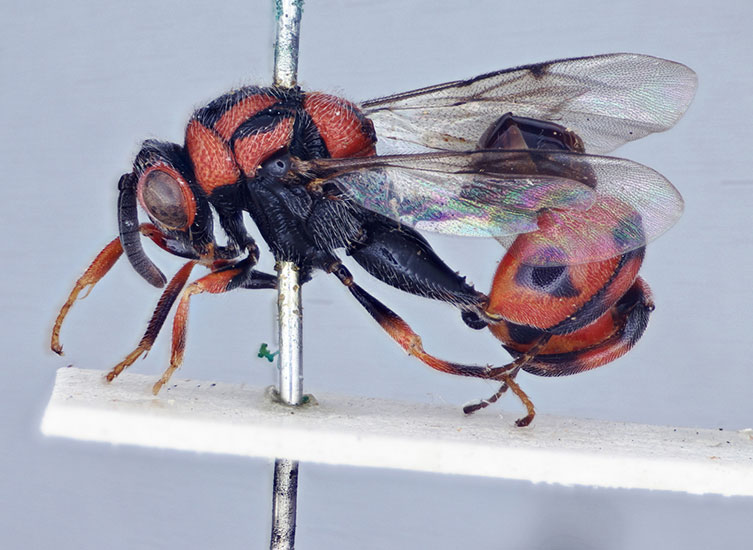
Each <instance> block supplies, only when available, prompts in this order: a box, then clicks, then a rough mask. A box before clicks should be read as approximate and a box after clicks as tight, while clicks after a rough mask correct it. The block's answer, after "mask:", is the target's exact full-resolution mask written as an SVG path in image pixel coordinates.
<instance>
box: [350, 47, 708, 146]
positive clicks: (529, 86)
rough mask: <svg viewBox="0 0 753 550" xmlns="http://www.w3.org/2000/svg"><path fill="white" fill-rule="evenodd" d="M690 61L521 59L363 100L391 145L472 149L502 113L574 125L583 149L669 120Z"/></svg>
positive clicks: (689, 92)
mask: <svg viewBox="0 0 753 550" xmlns="http://www.w3.org/2000/svg"><path fill="white" fill-rule="evenodd" d="M696 85H697V78H696V75H695V73H694V72H693V71H692V70H691V69H689V68H688V67H686V66H684V65H682V64H680V63H675V62H673V61H668V60H665V59H660V58H656V57H651V56H647V55H639V54H627V53H619V54H608V55H597V56H593V57H579V58H573V59H563V60H559V61H550V62H547V63H539V64H535V65H526V66H523V67H518V68H514V69H506V70H503V71H499V72H495V73H489V74H486V75H481V76H478V77H476V78H472V79H470V80H459V81H455V82H448V83H446V84H439V85H437V86H431V87H428V88H422V89H419V90H414V91H411V92H405V93H402V94H397V95H393V96H389V97H384V98H380V99H375V100H371V101H366V102H364V103H363V104H362V105H361V108H362V109H363V111H364V113H365V114H366V116H368V117H369V118H370V119H371V120H372V121H373V122H374V127H375V129H376V131H377V135H378V136H379V139H380V143H381V144H383V145H386V150H387V151H389V152H393V151H399V152H416V151H431V150H445V151H463V150H468V149H473V148H474V147H475V146H476V143H477V141H478V139H479V138H480V137H481V135H482V134H483V133H484V131H485V130H486V129H487V128H488V127H489V126H490V125H491V124H492V123H494V122H495V121H496V120H497V119H498V118H499V117H501V116H502V115H504V114H505V113H508V112H511V113H513V114H514V115H518V116H524V117H529V118H535V119H540V120H548V121H552V122H556V123H558V124H561V125H563V126H565V127H567V128H569V129H570V130H573V131H575V133H576V134H578V135H579V136H580V137H581V138H582V139H583V141H584V143H585V147H586V152H588V153H593V154H604V153H607V152H609V151H612V150H614V149H615V148H617V147H618V146H620V145H622V144H623V143H625V142H628V141H632V140H635V139H639V138H641V137H643V136H646V135H648V134H650V133H653V132H662V131H664V130H667V129H669V128H671V127H672V126H673V125H674V124H675V123H676V122H677V121H678V120H679V119H680V117H682V115H683V113H684V112H685V111H686V109H687V108H688V106H689V105H690V102H691V100H692V99H693V96H694V94H695V89H696Z"/></svg>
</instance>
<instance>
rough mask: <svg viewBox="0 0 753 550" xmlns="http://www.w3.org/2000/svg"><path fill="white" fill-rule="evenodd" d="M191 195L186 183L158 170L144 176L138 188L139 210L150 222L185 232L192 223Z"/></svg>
mask: <svg viewBox="0 0 753 550" xmlns="http://www.w3.org/2000/svg"><path fill="white" fill-rule="evenodd" d="M176 176H177V174H176ZM190 193H191V191H190V189H188V185H187V184H186V183H185V182H183V181H182V180H180V181H179V180H178V178H177V177H175V176H173V175H172V174H170V173H168V172H166V171H164V170H161V169H159V168H155V169H152V170H150V171H148V172H147V173H146V174H144V175H143V176H142V177H141V180H140V181H139V186H138V195H139V202H141V206H143V207H144V210H146V212H147V214H149V217H150V218H151V219H152V221H154V222H155V223H157V224H159V225H161V226H163V227H165V228H167V229H176V230H181V229H186V228H187V227H188V226H189V225H191V223H193V218H194V211H195V206H194V204H193V202H194V201H193V197H192V195H191V194H190Z"/></svg>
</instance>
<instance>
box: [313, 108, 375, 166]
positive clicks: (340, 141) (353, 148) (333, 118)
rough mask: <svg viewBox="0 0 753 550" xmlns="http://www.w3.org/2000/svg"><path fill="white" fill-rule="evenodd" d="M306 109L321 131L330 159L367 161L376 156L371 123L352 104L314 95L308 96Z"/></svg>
mask: <svg viewBox="0 0 753 550" xmlns="http://www.w3.org/2000/svg"><path fill="white" fill-rule="evenodd" d="M303 106H304V108H305V109H306V112H307V113H308V114H309V116H311V119H312V120H313V121H314V124H316V127H317V128H318V129H319V134H320V135H321V136H322V139H323V140H324V143H325V145H326V146H327V150H328V151H329V154H330V156H331V157H333V158H345V157H365V156H370V155H373V154H375V153H376V149H375V146H374V144H375V142H376V139H375V137H374V130H373V127H371V122H370V121H369V120H368V119H367V118H365V117H364V116H363V115H362V114H361V113H360V112H359V111H358V108H357V107H356V106H355V105H353V104H352V103H350V102H349V101H346V100H344V99H341V98H339V97H335V96H332V95H328V94H322V93H311V94H306V98H305V99H304V100H303Z"/></svg>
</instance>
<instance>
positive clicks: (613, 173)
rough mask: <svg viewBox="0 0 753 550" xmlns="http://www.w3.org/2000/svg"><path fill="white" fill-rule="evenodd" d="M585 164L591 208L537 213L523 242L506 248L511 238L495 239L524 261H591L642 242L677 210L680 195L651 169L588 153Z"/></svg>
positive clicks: (659, 230) (662, 227) (668, 224)
mask: <svg viewBox="0 0 753 550" xmlns="http://www.w3.org/2000/svg"><path fill="white" fill-rule="evenodd" d="M590 165H591V167H592V169H593V171H594V177H595V179H596V180H597V182H598V184H597V186H596V188H595V191H596V199H595V201H594V204H593V206H592V207H590V208H589V209H588V210H586V211H573V210H566V209H550V210H546V211H543V212H541V213H540V214H539V217H538V220H537V221H538V230H537V231H535V232H530V233H528V234H526V235H525V236H524V242H525V246H524V247H522V246H517V247H513V248H511V245H512V243H513V241H514V237H510V236H507V237H498V238H497V240H499V242H500V243H502V245H503V246H504V247H505V248H511V250H513V251H514V253H515V254H516V255H517V256H518V257H519V259H520V260H521V261H522V262H523V263H526V264H530V265H540V266H556V265H566V264H578V263H586V262H596V261H600V260H604V259H607V258H610V257H613V256H617V255H620V254H625V253H627V252H630V251H631V250H635V249H637V248H640V247H642V246H645V245H646V244H647V243H648V242H650V241H653V240H654V239H656V238H657V237H659V236H660V235H662V234H663V233H664V232H665V231H667V230H668V229H669V228H670V227H672V225H674V224H675V222H677V220H678V219H679V218H680V216H681V215H682V211H683V206H684V203H683V200H682V196H681V195H680V193H679V192H678V191H677V189H676V188H675V187H674V186H673V185H672V184H671V183H670V182H669V181H668V180H667V179H666V178H664V176H662V175H661V174H659V173H658V172H656V171H655V170H652V169H651V168H648V167H646V166H643V165H641V164H638V163H635V162H631V161H628V160H625V159H617V158H612V157H592V160H591V161H590Z"/></svg>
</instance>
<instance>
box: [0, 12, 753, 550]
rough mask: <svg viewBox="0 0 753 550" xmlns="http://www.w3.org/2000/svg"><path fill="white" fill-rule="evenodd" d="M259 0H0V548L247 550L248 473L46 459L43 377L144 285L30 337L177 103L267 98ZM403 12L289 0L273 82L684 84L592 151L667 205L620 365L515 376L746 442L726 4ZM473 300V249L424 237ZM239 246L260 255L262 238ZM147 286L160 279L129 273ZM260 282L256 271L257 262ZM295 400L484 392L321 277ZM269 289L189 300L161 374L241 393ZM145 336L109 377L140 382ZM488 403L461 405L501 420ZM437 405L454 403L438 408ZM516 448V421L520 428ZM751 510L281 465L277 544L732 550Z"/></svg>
mask: <svg viewBox="0 0 753 550" xmlns="http://www.w3.org/2000/svg"><path fill="white" fill-rule="evenodd" d="M270 4H271V2H268V1H259V2H235V1H232V0H229V1H225V2H222V3H210V2H205V3H200V2H186V1H181V2H178V1H176V2H160V3H154V2H143V1H138V0H137V1H132V2H102V1H99V2H94V1H80V2H78V1H69V2H49V3H46V2H34V1H30V2H24V3H23V6H21V5H20V3H18V4H11V3H8V2H4V3H3V5H2V6H0V10H1V11H0V21H2V27H3V30H2V33H0V75H2V76H0V78H1V79H2V80H1V81H0V82H1V84H0V100H1V103H0V104H1V105H2V109H1V110H0V121H1V123H0V128H2V139H1V140H0V155H1V156H2V172H0V174H1V176H0V177H2V180H3V182H2V189H3V200H4V202H3V205H4V207H3V209H2V216H1V217H0V220H1V221H0V223H2V236H3V239H2V241H0V250H1V251H2V257H3V259H4V270H3V284H2V291H3V307H2V315H3V319H2V332H1V333H0V334H2V341H3V348H2V349H3V352H4V354H5V356H6V359H5V360H4V361H3V365H2V369H1V370H0V377H1V380H0V391H1V392H2V399H1V400H0V403H2V407H3V410H2V415H1V416H0V418H2V420H0V423H2V441H3V443H2V447H1V448H0V541H2V542H3V544H2V546H3V547H4V548H49V547H53V546H55V547H59V548H81V549H87V548H102V547H108V548H112V549H120V548H135V547H149V548H168V547H176V546H181V547H184V548H207V547H215V548H264V547H265V546H266V545H267V538H268V529H269V504H270V485H271V479H270V477H271V476H270V473H271V466H270V464H269V463H267V462H266V461H261V460H258V461H253V460H242V459H238V458H229V457H222V456H209V455H195V454H191V453H178V452H169V451H152V450H147V449H139V448H130V447H111V446H107V445H97V444H83V443H78V442H71V441H65V440H58V439H52V440H46V439H44V438H42V436H41V435H40V434H39V432H38V426H39V422H40V419H41V415H42V413H43V410H44V406H45V403H46V401H47V399H48V397H49V394H50V390H51V388H52V385H53V380H54V375H55V369H56V368H58V367H62V366H65V365H68V364H74V365H76V366H78V367H82V368H96V369H102V370H105V369H109V368H110V367H111V366H112V365H114V364H115V363H116V362H117V361H119V360H120V359H121V358H122V357H123V356H124V354H125V353H127V352H128V351H130V350H131V349H132V347H133V346H134V345H135V344H136V342H137V341H138V339H139V338H140V336H141V333H142V331H143V328H144V326H145V322H146V320H147V319H148V317H149V315H150V313H151V310H152V308H153V306H154V304H155V303H156V299H157V297H158V292H157V291H155V289H153V288H151V287H149V286H148V285H146V283H144V282H143V281H142V280H141V279H140V278H139V277H138V276H137V275H136V274H135V273H134V272H133V271H132V270H131V269H130V268H129V267H128V266H127V264H125V263H123V264H122V265H118V266H116V268H114V269H113V271H112V272H111V273H110V274H109V275H108V277H107V278H106V279H104V280H103V281H102V282H101V284H100V286H98V287H97V288H96V289H95V290H94V292H93V293H92V295H91V296H90V297H89V298H88V299H87V300H85V301H84V302H80V303H78V304H76V306H75V307H74V309H73V311H72V313H71V315H70V316H69V319H68V322H67V324H66V325H65V326H64V329H63V333H62V339H63V343H64V345H65V350H66V356H65V357H64V358H58V357H57V356H55V355H54V354H52V353H51V352H50V351H49V349H48V339H49V330H50V328H51V326H52V322H53V320H54V317H55V314H56V312H57V308H59V306H60V305H61V304H62V302H63V300H64V298H65V296H66V295H67V293H68V291H69V290H70V287H71V285H72V283H73V282H74V280H75V279H76V277H78V276H79V275H80V273H81V272H82V271H83V269H84V268H85V267H86V265H88V263H89V262H90V261H91V259H92V258H93V257H94V255H95V254H96V253H97V252H98V251H99V249H100V248H101V247H102V246H104V244H105V243H106V242H108V241H109V240H110V239H111V238H112V237H113V236H114V235H115V232H116V229H117V226H116V219H115V201H116V183H117V179H118V176H119V175H120V174H121V173H123V172H124V171H127V170H129V167H130V163H131V160H132V157H133V155H134V154H135V153H136V152H137V150H138V148H139V144H140V142H141V140H142V139H144V138H147V137H160V138H163V139H170V140H173V141H178V142H180V141H182V134H183V130H184V125H185V122H186V120H187V119H188V117H189V116H190V113H191V112H192V110H193V109H194V108H196V107H198V106H200V105H201V104H202V103H204V102H206V101H208V100H211V99H213V98H214V97H216V96H218V95H220V94H221V93H223V92H224V91H226V90H227V89H229V88H231V87H233V86H238V85H242V84H258V83H261V84H266V83H269V82H270V76H271V72H272V42H273V30H272V29H273V23H272V13H271V7H270ZM403 4H404V3H403V2H399V1H396V0H390V1H385V2H373V1H368V2H364V1H353V2H344V1H341V2H338V1H334V0H328V1H320V2H314V1H310V2H309V3H308V4H307V5H306V11H305V16H304V21H303V35H302V41H301V49H302V52H301V60H300V81H301V83H302V85H303V86H304V87H305V88H306V89H318V90H324V91H327V92H331V93H337V94H341V95H343V96H345V97H348V98H350V99H353V100H362V99H368V98H371V97H376V96H380V95H385V94H388V93H392V92H397V91H402V90H408V89H412V88H415V87H419V86H424V85H428V84H434V83H438V82H443V81H447V80H453V79H456V78H463V77H469V76H473V75H475V74H478V73H481V72H487V71H490V70H494V69H499V68H504V67H509V66H515V65H520V64H523V63H529V62H535V61H544V60H548V59H555V58H561V57H568V56H577V55H587V54H595V53H606V52H615V51H635V52H641V53H649V54H653V55H657V56H661V57H666V58H670V59H674V60H677V61H681V62H683V63H685V64H687V65H689V66H690V67H692V68H693V69H695V70H696V71H697V72H698V74H699V77H700V88H699V91H698V95H697V97H696V100H695V103H694V104H693V105H692V107H691V109H690V111H689V113H688V114H687V116H686V117H685V118H684V119H683V120H682V121H681V122H680V123H679V124H678V126H677V127H676V128H675V129H673V130H672V131H671V132H669V133H667V134H661V135H656V136H650V137H648V138H646V139H644V140H642V141H641V142H639V143H634V144H631V145H629V146H626V147H624V148H622V149H621V150H619V151H618V154H619V155H622V156H626V157H629V158H632V159H634V160H637V161H639V162H642V163H644V164H647V165H649V166H652V167H653V168H655V169H657V170H659V171H660V172H662V173H663V174H665V175H666V176H667V177H668V178H669V179H670V180H671V181H673V182H674V183H675V185H677V187H678V188H679V189H680V190H681V191H682V193H683V195H684V197H685V199H686V203H687V207H686V212H685V215H684V217H683V218H682V219H681V220H680V222H679V223H678V225H677V226H676V227H675V228H674V229H672V231H671V232H670V233H668V234H667V235H665V236H664V237H662V238H661V239H659V240H658V241H657V242H656V243H654V244H653V245H652V246H651V247H650V248H649V252H648V257H647V261H646V264H645V267H644V270H643V275H644V277H645V278H646V279H647V280H648V281H649V283H650V284H651V286H652V288H653V290H654V293H655V297H656V301H657V306H658V307H657V311H656V313H655V314H654V317H653V318H652V322H651V326H650V328H649V330H648V331H647V333H646V335H645V337H644V339H643V340H642V341H641V342H640V344H639V345H638V347H637V349H635V350H634V352H632V353H631V354H629V355H628V356H627V357H625V358H623V359H622V360H620V361H618V362H617V363H615V364H613V365H610V366H608V367H606V368H603V369H599V370H597V371H594V372H592V373H588V374H584V375H581V376H574V377H570V378H564V379H559V380H556V379H542V378H536V377H532V376H529V375H522V376H521V377H520V381H521V383H522V384H523V386H524V388H525V389H526V391H527V392H528V393H529V395H531V397H532V398H533V400H534V402H535V404H536V405H537V407H538V410H539V411H541V412H545V413H551V414H559V415H574V416H584V417H592V418H603V419H612V420H620V421H635V422H646V423H655V424H666V425H683V426H702V427H706V428H723V429H724V430H736V429H741V428H745V427H750V426H751V425H752V424H753V421H752V420H751V413H753V405H752V404H751V399H750V392H751V387H753V369H751V368H750V365H751V360H750V357H751V352H753V350H752V349H751V347H752V346H751V344H752V343H753V338H752V337H751V334H750V325H751V319H752V318H753V316H752V315H751V308H752V307H753V294H752V293H751V290H750V281H751V278H752V277H751V270H752V269H753V260H751V256H752V254H753V241H752V240H751V238H750V230H751V225H750V223H751V214H750V207H751V205H753V176H751V174H750V171H749V169H750V162H751V161H750V158H751V156H750V155H751V153H750V152H751V149H752V147H751V145H753V139H751V129H750V125H751V121H753V100H751V96H750V91H751V88H752V84H753V77H752V76H751V74H752V73H751V67H752V66H753V64H752V63H751V62H752V61H753V55H752V54H753V39H751V34H750V28H749V27H750V22H751V20H752V18H751V16H752V15H753V9H751V7H750V6H751V4H748V3H744V2H739V1H726V2H725V1H721V2H713V3H712V2H706V1H703V2H702V1H690V2H687V1H685V2H666V1H664V2H657V1H656V0H652V1H646V0H631V1H629V2H627V1H617V2H603V1H601V0H598V1H596V0H594V1H586V2H576V3H572V2H561V1H556V2H555V1H545V2H516V3H513V2H499V1H490V2H476V3H473V4H471V3H464V2H436V1H429V0H425V1H421V2H412V3H410V4H409V5H403ZM432 242H433V243H435V246H436V248H437V250H438V251H439V253H440V254H441V255H442V256H443V257H444V258H445V259H446V260H447V261H448V263H449V264H450V265H452V266H454V267H455V268H456V269H458V270H461V271H463V272H464V273H466V274H468V275H469V277H470V278H471V280H473V281H474V282H475V283H476V284H477V286H478V287H479V288H481V289H486V288H488V286H489V282H490V280H491V276H492V273H493V271H494V267H495V265H496V262H497V261H498V260H499V258H500V256H501V250H500V249H499V248H498V246H497V245H496V244H495V243H493V242H476V241H471V240H461V239H455V238H435V239H432ZM263 251H264V252H266V249H265V248H264V247H263ZM155 256H157V262H158V263H159V264H160V265H161V266H162V267H163V268H164V269H165V271H166V272H168V273H169V272H171V270H174V269H175V268H176V267H177V265H179V264H178V263H177V262H175V261H174V260H172V259H170V258H166V257H165V256H166V255H163V254H159V253H157V254H155ZM262 265H263V266H265V267H267V268H271V262H270V260H269V257H268V254H267V257H266V258H265V260H264V262H263V263H262ZM353 270H354V271H355V273H356V276H357V277H358V280H359V281H360V282H361V283H362V284H363V285H364V286H365V287H367V288H368V289H370V290H371V291H373V292H374V293H375V294H376V295H377V296H378V297H379V298H381V299H382V300H384V301H385V302H386V303H387V304H389V305H390V306H391V307H393V308H394V309H395V310H397V311H399V312H402V313H403V315H404V316H405V318H406V319H407V320H408V321H409V322H410V323H411V324H412V325H413V326H414V328H415V329H416V330H417V331H418V332H420V333H421V334H422V336H423V338H424V343H425V345H426V347H427V349H428V350H429V351H430V352H433V353H435V354H437V355H439V356H441V357H446V358H448V359H455V360H459V361H468V362H471V361H472V362H479V363H485V362H488V361H493V362H498V363H500V362H503V361H505V360H506V356H504V354H502V353H501V351H500V349H499V346H498V345H497V344H496V343H495V342H496V341H495V340H494V339H493V338H492V337H491V336H490V335H488V334H486V333H483V332H481V333H476V332H473V331H470V330H468V329H467V328H466V327H465V326H464V325H463V324H462V323H461V322H460V319H459V316H458V315H457V313H456V312H455V311H453V310H451V309H450V308H449V307H445V306H443V305H440V304H433V303H430V302H428V301H426V300H421V299H418V298H412V297H409V296H405V295H402V294H400V293H398V292H396V291H392V290H391V289H388V288H387V287H386V286H385V285H383V284H381V283H379V282H377V281H375V280H373V279H371V278H369V277H368V276H366V275H365V274H364V273H363V272H362V271H361V270H357V269H356V268H353ZM304 294H305V298H304V304H305V322H306V330H305V357H306V368H305V374H306V381H305V382H306V389H307V390H308V391H313V392H316V391H317V389H321V390H324V389H326V390H332V391H339V392H343V393H349V394H355V395H365V396H376V397H392V398H397V399H404V400H411V401H427V402H435V403H447V404H448V406H453V407H459V406H460V405H461V404H462V403H464V402H466V401H469V400H472V399H475V398H479V397H482V396H485V395H487V394H489V393H491V392H492V391H493V390H494V387H493V386H490V385H489V384H488V383H485V382H480V381H474V380H463V379H457V378H454V377H450V376H447V375H442V374H439V373H436V372H434V371H432V370H431V369H429V368H427V367H424V366H422V365H421V364H420V363H419V362H418V361H416V360H413V359H411V358H409V357H407V356H406V355H405V354H404V353H403V351H402V350H401V349H399V348H398V347H397V346H395V345H394V344H393V343H392V342H391V341H390V340H389V339H388V338H387V337H386V336H385V335H383V334H382V333H380V331H379V329H378V328H377V327H376V326H375V324H374V323H373V321H372V320H371V319H370V318H369V317H368V315H367V314H366V313H365V312H364V311H363V310H361V309H360V308H359V307H358V306H357V305H356V304H355V303H354V302H353V301H352V299H350V297H349V295H348V293H347V291H346V290H345V289H344V288H342V287H341V285H340V284H339V283H338V282H337V281H336V280H335V279H334V278H328V277H326V276H323V275H320V276H318V277H317V278H316V279H315V280H314V281H313V282H312V283H311V284H310V285H307V287H306V289H305V293H304ZM273 304H274V294H273V293H270V292H267V293H263V292H259V293H251V292H245V293H244V292H241V291H237V292H234V293H230V294H227V295H224V296H211V297H210V296H207V297H200V298H198V299H196V300H195V301H194V303H193V305H192V311H191V323H190V329H189V333H188V347H187V350H186V361H185V364H184V367H183V368H182V369H181V371H180V372H179V373H178V376H180V377H184V378H198V379H211V380H222V381H232V382H238V383H241V382H245V383H249V384H255V385H266V384H270V383H272V382H273V381H274V369H273V367H272V366H271V364H269V363H267V362H266V361H263V360H260V359H256V358H255V350H256V349H258V346H259V344H260V343H261V342H269V343H273V342H274V326H273V319H272V312H273V308H274V305H273ZM168 355H169V338H168V337H167V333H165V334H164V335H163V338H162V339H161V340H160V341H159V342H158V344H157V345H156V346H155V348H154V349H153V351H152V352H151V353H150V355H149V357H148V359H147V360H146V361H139V362H138V364H137V365H136V366H135V367H133V370H134V371H137V372H142V373H149V374H150V375H153V376H154V377H155V378H156V377H157V376H158V375H159V373H161V372H162V370H163V369H164V367H165V366H166V365H167V360H168ZM520 413H521V408H520V406H519V404H518V403H516V402H515V400H513V399H509V398H507V399H505V400H503V403H502V404H501V406H495V407H494V408H492V409H489V410H487V411H485V412H484V414H493V415H500V416H501V418H500V419H499V422H500V423H511V422H512V421H513V420H514V419H515V418H517V416H518V415H520ZM458 414H460V412H459V411H458ZM534 430H535V428H534ZM751 513H753V500H751V499H742V498H722V497H716V496H711V497H690V496H685V495H681V494H671V493H650V492H644V491H608V490H593V489H587V488H563V487H554V486H535V485H531V484H528V483H522V482H506V481H497V480H486V479H476V478H465V477H442V476H433V475H419V474H414V473H405V472H396V471H387V470H359V469H347V468H331V467H323V466H317V465H312V464H304V465H303V466H302V468H301V487H300V502H299V520H300V521H299V529H298V541H299V544H298V547H299V548H301V549H304V548H353V547H356V548H374V549H376V548H437V549H445V548H447V549H450V548H461V547H476V546H478V547H484V548H495V549H496V548H515V549H538V548H542V549H543V548H547V549H565V548H586V549H591V548H594V549H596V548H598V549H602V548H620V549H622V548H655V547H662V548H686V549H694V548H707V547H725V546H726V547H729V548H740V547H743V546H748V545H749V540H750V539H749V535H750V533H749V522H750V518H751Z"/></svg>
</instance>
